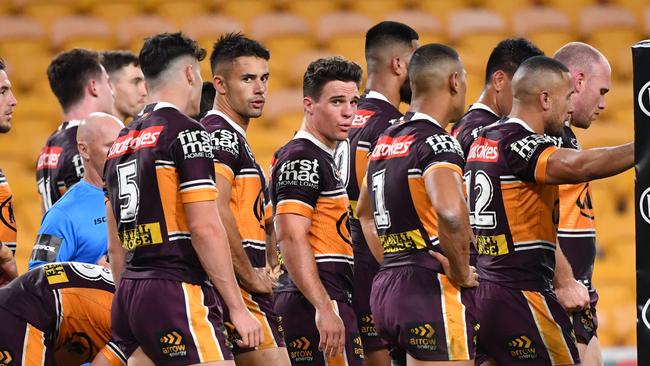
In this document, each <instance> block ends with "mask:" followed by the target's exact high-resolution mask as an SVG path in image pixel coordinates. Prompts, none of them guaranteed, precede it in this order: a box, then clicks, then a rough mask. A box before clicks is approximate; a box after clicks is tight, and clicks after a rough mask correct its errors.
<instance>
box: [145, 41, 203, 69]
mask: <svg viewBox="0 0 650 366" xmlns="http://www.w3.org/2000/svg"><path fill="white" fill-rule="evenodd" d="M181 56H192V57H194V58H196V59H197V60H198V61H201V60H203V59H204V58H205V49H203V48H201V47H199V45H198V43H196V41H195V40H193V39H191V38H189V37H187V36H185V35H184V34H183V33H181V32H177V33H159V34H156V35H155V36H152V37H148V38H146V39H145V40H144V44H143V45H142V49H141V50H140V55H139V56H138V59H139V60H140V68H141V69H142V73H143V74H144V77H145V79H147V80H149V79H155V78H156V77H158V76H159V75H160V73H161V72H163V71H164V70H165V69H167V67H169V64H170V63H171V62H172V61H174V60H175V59H177V58H178V57H181ZM197 71H198V70H197Z"/></svg>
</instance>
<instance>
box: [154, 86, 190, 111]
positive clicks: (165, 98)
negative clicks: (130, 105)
mask: <svg viewBox="0 0 650 366" xmlns="http://www.w3.org/2000/svg"><path fill="white" fill-rule="evenodd" d="M160 102H166V103H170V104H173V105H174V106H175V107H176V108H178V109H180V111H181V112H183V113H184V114H185V115H189V114H188V106H189V102H188V97H187V95H181V94H180V93H176V92H175V91H173V90H172V87H169V88H164V89H163V88H161V89H159V90H153V91H151V92H150V94H149V95H148V96H147V104H151V103H160Z"/></svg>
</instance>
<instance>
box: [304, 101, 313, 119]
mask: <svg viewBox="0 0 650 366" xmlns="http://www.w3.org/2000/svg"><path fill="white" fill-rule="evenodd" d="M302 106H303V108H304V110H305V114H309V115H313V114H314V100H313V99H311V97H303V98H302Z"/></svg>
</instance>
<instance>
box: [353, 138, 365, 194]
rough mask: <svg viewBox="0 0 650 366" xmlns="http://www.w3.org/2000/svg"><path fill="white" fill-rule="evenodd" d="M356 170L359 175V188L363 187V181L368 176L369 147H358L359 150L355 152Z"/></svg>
mask: <svg viewBox="0 0 650 366" xmlns="http://www.w3.org/2000/svg"><path fill="white" fill-rule="evenodd" d="M354 164H355V167H354V171H355V174H356V175H357V184H358V185H359V189H361V184H362V183H361V182H363V180H364V179H365V178H366V169H367V168H368V149H367V148H365V149H364V148H362V147H357V151H356V152H355V160H354Z"/></svg>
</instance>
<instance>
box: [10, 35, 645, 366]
mask: <svg viewBox="0 0 650 366" xmlns="http://www.w3.org/2000/svg"><path fill="white" fill-rule="evenodd" d="M418 38H419V37H418V34H417V32H416V31H415V30H413V29H412V28H410V27H409V26H407V25H405V24H401V23H397V22H381V23H379V24H377V25H375V26H374V27H372V28H371V29H370V30H369V31H368V32H367V34H366V61H367V66H368V70H367V73H368V79H367V83H366V92H364V93H363V94H362V95H361V96H360V95H359V92H358V89H359V87H360V84H361V76H362V70H361V68H360V67H359V66H358V65H357V64H355V63H353V62H350V61H347V60H345V59H343V58H341V57H330V58H324V59H319V60H316V61H314V62H312V63H311V64H310V65H309V66H308V68H307V70H306V72H305V75H304V80H303V107H304V119H303V121H302V125H301V127H300V130H299V131H298V132H297V133H296V134H295V136H294V137H293V139H292V140H291V141H289V142H288V143H287V144H285V145H284V146H283V147H281V148H280V149H279V150H278V151H277V152H276V154H275V156H274V158H273V162H272V166H271V172H270V178H269V183H268V187H267V180H266V177H265V173H264V171H263V170H262V169H261V168H260V166H259V165H258V164H257V163H256V160H255V158H254V156H253V153H252V150H251V148H250V146H249V144H248V142H247V140H246V130H247V128H248V127H249V123H250V120H251V119H254V118H257V117H259V116H261V114H262V110H263V106H264V103H265V98H266V93H267V82H268V78H269V71H268V70H269V68H268V62H269V60H270V54H269V52H268V51H267V50H266V49H265V48H264V47H263V46H262V45H260V44H259V43H258V42H256V41H254V40H251V39H248V38H246V37H244V36H242V35H241V34H228V35H224V36H222V37H221V38H220V39H219V40H218V41H217V42H216V43H215V46H214V49H213V52H212V55H211V57H210V64H211V67H212V73H213V85H214V88H215V91H216V97H215V99H214V101H213V104H212V110H210V111H208V112H207V113H206V114H205V116H204V117H203V118H202V119H201V120H200V122H198V123H197V121H195V120H193V119H192V118H191V117H189V116H196V115H199V114H200V110H199V105H200V103H199V102H200V99H201V89H202V84H203V83H202V80H201V76H200V68H199V62H200V61H202V60H203V58H204V57H205V55H206V53H205V50H203V49H201V48H199V47H198V46H197V43H196V42H195V41H193V40H191V39H189V38H187V37H186V36H184V35H182V34H180V33H174V34H169V33H164V34H158V35H155V36H153V37H150V38H148V39H146V40H145V43H144V45H143V47H142V50H141V51H140V55H139V60H138V61H139V66H140V68H141V69H142V73H143V75H144V80H145V81H146V85H147V101H148V102H147V103H148V104H147V105H146V106H145V107H144V109H143V110H142V112H141V113H140V114H139V115H138V116H136V117H135V118H134V120H133V121H132V122H131V123H130V124H129V125H128V126H127V127H126V128H124V129H122V130H121V131H120V132H119V135H118V136H117V138H116V139H115V141H114V142H113V143H112V145H111V146H110V149H108V147H107V156H106V162H105V166H104V168H103V179H104V184H105V188H104V191H105V195H106V222H107V228H108V257H109V259H110V267H111V269H112V280H114V282H115V286H116V291H115V295H114V297H113V300H112V306H111V307H110V309H111V310H110V312H111V319H110V320H111V321H110V324H109V328H110V325H112V337H111V340H110V342H108V340H107V339H104V340H103V343H101V342H102V341H97V339H100V338H101V337H99V336H98V337H90V338H92V339H89V340H88V342H89V343H90V344H91V345H92V344H93V342H95V344H94V346H93V347H91V348H94V353H97V352H98V351H99V349H102V347H103V349H102V351H101V352H100V353H99V354H100V355H102V356H103V357H96V358H95V361H94V362H95V364H97V365H100V364H113V363H119V362H125V361H126V360H127V359H128V360H129V364H136V365H148V364H151V363H152V362H153V363H154V364H157V365H191V364H221V362H223V363H224V364H226V363H232V361H229V360H232V359H233V358H234V360H235V362H236V364H238V365H249V364H250V365H289V364H293V365H362V364H366V365H369V366H379V365H382V366H383V365H390V364H391V362H392V363H393V364H394V365H425V364H429V363H431V364H441V365H443V364H457V365H472V364H474V363H476V364H484V365H495V364H498V365H513V364H530V365H574V364H579V363H580V359H583V362H584V364H589V365H591V364H599V363H601V362H602V361H600V350H599V345H598V341H597V337H596V327H597V320H596V319H597V318H596V313H595V304H596V301H597V295H596V293H595V290H594V289H593V287H592V286H591V272H592V269H593V261H594V257H595V238H594V236H595V231H594V223H593V212H592V208H591V198H590V193H589V187H588V183H587V182H588V181H590V180H593V179H597V178H603V177H607V176H611V175H614V174H617V173H619V172H622V171H624V170H626V169H628V168H630V167H631V166H632V165H633V155H634V150H633V145H632V144H627V145H623V146H619V147H613V148H601V149H590V150H581V149H580V148H579V145H578V143H577V141H576V139H575V135H573V133H572V132H571V128H570V126H576V127H579V128H587V127H589V124H590V123H591V121H592V120H593V119H594V118H595V117H596V116H597V114H598V112H599V111H600V110H602V109H603V108H604V106H605V105H604V95H605V93H607V91H608V90H609V79H610V73H611V71H610V68H609V64H608V62H607V60H606V59H605V57H604V56H603V55H602V54H601V53H600V52H598V51H597V50H595V49H594V48H593V47H591V46H589V45H586V44H582V43H570V44H568V45H566V46H564V47H563V48H562V49H561V50H559V51H558V52H557V53H556V54H555V57H554V58H549V57H545V56H543V53H542V52H541V51H540V50H539V49H537V47H535V46H534V45H533V44H531V43H530V42H529V41H527V40H525V39H506V40H504V41H502V42H501V43H499V45H497V47H496V48H495V49H494V51H493V52H492V54H491V56H490V59H489V60H488V64H487V71H486V80H485V88H484V90H483V93H482V94H481V97H480V99H479V101H478V102H477V103H474V104H473V105H472V107H471V108H470V110H469V111H468V112H467V113H464V112H465V94H466V88H467V84H466V73H465V70H464V68H463V65H462V62H461V60H460V58H459V56H458V54H457V53H456V51H454V50H453V49H452V48H450V47H448V46H445V45H440V44H428V45H423V46H420V47H419V44H418ZM105 74H106V73H105V71H104V72H102V73H101V76H100V77H98V78H97V79H98V80H99V79H101V80H103V78H105V77H107V75H105ZM5 78H6V75H5ZM101 80H100V81H98V82H97V85H95V84H92V88H91V89H90V90H91V91H97V94H98V95H99V94H102V92H101V90H100V89H101V88H102V87H103V84H102V83H101ZM102 95H105V94H102ZM99 99H101V98H98V100H99ZM401 102H407V103H410V110H409V112H408V113H407V114H406V115H404V116H402V114H401V113H400V111H399V109H398V107H399V104H400V103H401ZM63 104H64V103H62V105H63ZM64 109H65V108H64ZM107 112H108V111H107ZM78 118H80V119H81V118H85V117H78ZM455 121H458V123H457V124H456V125H455V126H454V128H453V129H452V133H453V136H452V135H450V134H449V133H448V132H446V128H447V126H448V124H449V123H450V122H455ZM70 164H73V162H71V163H70ZM46 179H47V178H46V177H43V183H45V182H46ZM47 183H48V184H47V185H43V186H48V187H50V188H49V189H50V190H57V188H58V186H56V183H55V182H52V181H47ZM558 185H561V186H560V188H559V189H558ZM558 221H559V230H558V228H557V224H558ZM558 241H559V244H560V245H558ZM276 243H277V247H278V248H279V253H278V252H276ZM43 247H44V248H46V249H47V247H48V246H47V245H43ZM563 251H564V252H565V253H566V254H567V255H566V257H565V255H564V254H563ZM278 254H279V255H278ZM567 259H568V260H567ZM279 267H281V268H282V270H280V268H279ZM574 276H575V277H574ZM109 277H110V273H109V272H107V271H106V270H103V269H101V268H99V267H94V266H90V265H85V266H84V265H79V264H67V263H66V264H61V263H54V264H49V265H46V266H44V267H42V269H39V270H35V271H30V272H29V273H28V274H26V275H24V276H22V277H21V278H19V279H18V280H15V281H14V282H13V283H12V284H10V285H9V286H7V287H6V288H9V289H10V290H11V291H12V293H14V294H16V293H20V292H23V293H24V292H25V291H30V289H31V288H37V287H39V286H41V287H43V286H49V287H48V288H53V289H54V290H53V291H49V290H48V291H46V290H42V289H41V290H39V291H38V292H39V296H40V297H41V298H44V297H46V296H50V297H51V298H48V299H47V301H43V302H42V303H43V304H44V303H46V302H47V303H48V304H50V305H51V306H52V309H56V310H55V311H54V310H53V311H52V314H48V316H50V317H49V318H47V321H46V320H43V319H41V322H40V323H38V324H35V322H31V321H29V320H24V319H23V321H22V322H21V321H18V320H16V319H15V318H20V313H21V311H22V312H30V313H37V309H35V308H33V307H32V308H29V307H25V308H23V309H19V310H18V311H17V310H16V308H15V307H14V306H13V305H10V301H9V300H7V299H9V295H7V294H8V293H9V291H7V290H5V292H4V293H2V292H0V309H7V308H9V307H12V308H13V309H14V310H13V312H12V315H11V316H13V318H11V320H12V321H13V323H7V324H13V326H14V328H13V332H14V334H17V333H19V334H21V335H24V336H22V337H19V339H18V338H16V340H15V342H13V343H15V344H14V345H13V347H15V349H16V350H15V351H12V355H14V356H15V357H14V358H18V357H23V358H27V357H32V358H34V355H35V354H37V356H38V357H36V358H39V360H40V363H41V364H42V363H44V364H48V362H51V361H48V360H49V357H51V354H50V353H48V352H53V350H51V349H50V348H53V347H54V344H55V343H56V338H57V337H58V336H57V333H58V332H59V331H61V329H65V330H67V331H68V332H70V329H73V328H74V324H73V323H74V322H68V323H70V324H68V323H66V326H62V324H63V323H65V319H64V318H65V316H64V315H63V314H64V313H65V312H66V311H67V312H70V311H72V310H70V309H71V308H73V307H74V306H72V305H71V304H72V303H73V301H72V300H69V299H70V298H71V297H72V296H77V297H84V298H90V297H91V295H92V294H93V292H92V291H91V292H90V294H88V295H83V296H81V295H79V293H77V292H74V291H71V290H70V289H69V288H76V287H83V288H95V287H97V286H95V285H92V283H95V284H97V283H101V284H102V286H104V282H111V280H110V279H109ZM84 279H85V280H86V283H85V284H80V283H82V282H83V281H82V280H84ZM576 279H577V280H578V281H576ZM26 283H30V284H31V285H25V284H26ZM53 286H54V287H53ZM57 286H58V287H57ZM61 287H65V288H61ZM104 287H106V286H104ZM590 297H591V299H590ZM66 299H67V300H66ZM590 300H591V301H590ZM97 301H98V302H99V300H97ZM43 306H45V305H43ZM48 306H49V305H48ZM84 306H87V307H89V306H91V305H84ZM79 307H81V305H79ZM88 313H89V314H90V313H92V314H98V313H101V311H99V310H96V309H95V310H94V312H92V311H89V312H88ZM0 315H2V314H0ZM88 316H89V317H92V316H94V315H88ZM96 316H97V317H100V315H96ZM4 318H7V316H5V317H4ZM51 323H54V326H55V327H54V328H52V329H49V328H47V327H48V326H50V324H51ZM18 328H20V329H18ZM46 328H47V329H46ZM104 338H106V337H104ZM53 339H54V340H53ZM48 342H54V343H48ZM34 345H35V346H34ZM3 346H4V345H3ZM28 346H29V347H37V348H29V347H28ZM34 349H38V350H39V351H38V352H36V351H34ZM2 351H3V350H2V349H0V353H1V352H2ZM579 351H580V352H579ZM233 355H234V356H233ZM93 356H94V354H93ZM0 362H2V360H1V359H0Z"/></svg>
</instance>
